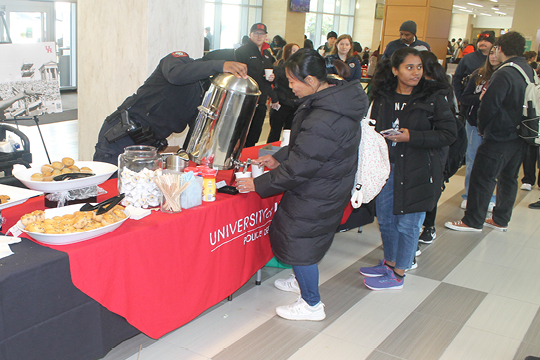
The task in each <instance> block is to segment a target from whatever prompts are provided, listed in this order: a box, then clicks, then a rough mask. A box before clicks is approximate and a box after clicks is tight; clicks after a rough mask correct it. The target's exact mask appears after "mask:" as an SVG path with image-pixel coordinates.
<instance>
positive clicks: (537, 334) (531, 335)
mask: <svg viewBox="0 0 540 360" xmlns="http://www.w3.org/2000/svg"><path fill="white" fill-rule="evenodd" d="M523 342H524V343H528V344H533V345H537V346H540V310H538V312H537V313H536V316H535V317H534V319H533V321H532V323H531V326H529V330H528V331H527V334H525V337H524V338H523Z"/></svg>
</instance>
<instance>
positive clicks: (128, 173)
mask: <svg viewBox="0 0 540 360" xmlns="http://www.w3.org/2000/svg"><path fill="white" fill-rule="evenodd" d="M162 169H163V160H162V158H161V156H160V155H159V154H158V152H157V149H156V148H155V147H153V146H147V145H133V146H128V147H126V148H125V149H124V153H123V154H120V156H118V192H119V193H120V194H122V193H124V194H125V195H126V196H125V198H124V200H123V201H122V205H124V206H127V205H133V206H135V207H139V208H148V207H155V206H159V204H160V197H161V192H160V191H159V188H158V187H157V185H156V184H155V183H154V178H156V177H157V176H161V174H162Z"/></svg>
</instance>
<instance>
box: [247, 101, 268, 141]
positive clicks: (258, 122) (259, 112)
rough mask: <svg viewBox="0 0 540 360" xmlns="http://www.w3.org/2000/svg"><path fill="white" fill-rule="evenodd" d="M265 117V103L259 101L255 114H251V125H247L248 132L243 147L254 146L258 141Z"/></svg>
mask: <svg viewBox="0 0 540 360" xmlns="http://www.w3.org/2000/svg"><path fill="white" fill-rule="evenodd" d="M265 117H266V105H265V104H264V103H263V104H261V103H259V106H257V109H256V110H255V114H254V115H253V120H251V126H250V127H249V132H248V135H247V138H246V144H245V145H244V147H251V146H255V144H256V143H258V142H259V137H260V136H261V131H262V127H263V124H264V118H265Z"/></svg>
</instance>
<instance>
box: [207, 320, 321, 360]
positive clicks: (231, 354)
mask: <svg viewBox="0 0 540 360" xmlns="http://www.w3.org/2000/svg"><path fill="white" fill-rule="evenodd" d="M316 335H317V333H316V332H314V331H311V330H308V329H305V328H302V327H298V326H296V325H295V323H294V322H291V321H286V320H282V319H278V318H273V319H271V320H269V321H267V322H266V323H264V324H263V325H261V326H260V327H259V328H257V330H256V331H252V332H251V333H249V334H248V335H246V336H244V337H243V338H241V339H240V340H238V341H236V342H235V343H234V344H231V346H229V347H228V348H227V349H225V350H223V351H222V352H220V353H219V354H217V355H215V356H213V357H212V359H213V360H231V359H235V360H243V359H246V360H253V359H265V360H274V359H275V360H283V359H287V358H288V357H290V356H291V355H292V354H294V353H295V352H297V351H298V349H300V348H301V347H302V346H304V344H306V343H307V342H309V341H310V340H311V339H313V338H314V337H315V336H316Z"/></svg>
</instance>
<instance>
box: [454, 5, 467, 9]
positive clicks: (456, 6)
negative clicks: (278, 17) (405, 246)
mask: <svg viewBox="0 0 540 360" xmlns="http://www.w3.org/2000/svg"><path fill="white" fill-rule="evenodd" d="M452 6H453V7H455V8H458V9H466V7H465V6H459V5H452Z"/></svg>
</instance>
